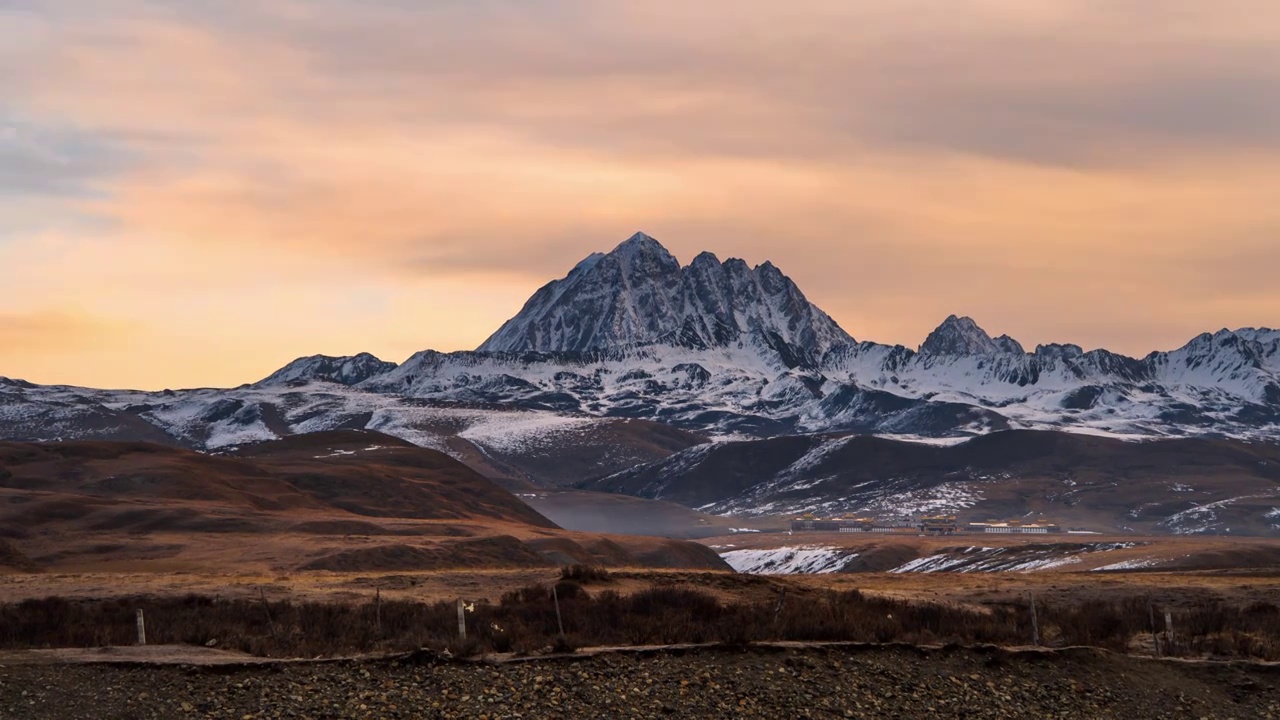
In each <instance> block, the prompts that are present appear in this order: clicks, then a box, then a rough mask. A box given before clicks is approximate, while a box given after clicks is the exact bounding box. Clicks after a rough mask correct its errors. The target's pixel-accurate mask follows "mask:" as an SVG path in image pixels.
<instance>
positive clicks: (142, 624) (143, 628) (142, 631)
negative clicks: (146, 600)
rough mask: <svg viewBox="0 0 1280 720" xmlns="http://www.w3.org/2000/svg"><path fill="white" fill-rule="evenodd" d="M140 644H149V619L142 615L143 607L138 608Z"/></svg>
mask: <svg viewBox="0 0 1280 720" xmlns="http://www.w3.org/2000/svg"><path fill="white" fill-rule="evenodd" d="M138 644H139V645H146V644H147V621H146V620H144V619H143V617H142V608H138Z"/></svg>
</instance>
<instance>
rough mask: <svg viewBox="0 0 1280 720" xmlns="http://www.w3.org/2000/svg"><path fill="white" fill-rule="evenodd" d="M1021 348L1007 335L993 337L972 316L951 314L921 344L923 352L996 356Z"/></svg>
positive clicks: (922, 353)
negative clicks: (996, 338) (998, 337)
mask: <svg viewBox="0 0 1280 720" xmlns="http://www.w3.org/2000/svg"><path fill="white" fill-rule="evenodd" d="M1015 348H1016V350H1015ZM1021 350H1022V346H1021V345H1019V344H1018V343H1017V341H1016V340H1014V339H1013V338H1011V337H1009V336H1008V335H1002V336H1001V337H1000V339H999V340H993V339H992V338H991V336H990V335H988V334H987V331H986V330H983V329H982V328H981V327H979V326H978V323H976V322H974V320H973V318H970V317H962V316H958V315H951V316H948V317H947V319H946V320H944V321H942V324H941V325H939V326H938V329H937V330H934V331H933V332H932V333H929V337H927V338H925V341H924V343H923V344H922V345H920V354H921V355H996V354H1001V353H1009V352H1019V351H1021Z"/></svg>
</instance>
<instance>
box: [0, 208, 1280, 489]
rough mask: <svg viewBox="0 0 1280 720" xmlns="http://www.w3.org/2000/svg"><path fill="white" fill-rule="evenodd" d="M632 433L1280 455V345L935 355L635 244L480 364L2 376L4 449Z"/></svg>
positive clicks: (528, 317) (994, 346)
mask: <svg viewBox="0 0 1280 720" xmlns="http://www.w3.org/2000/svg"><path fill="white" fill-rule="evenodd" d="M486 414H488V415H486ZM489 416H492V417H494V418H504V419H503V420H502V422H499V423H497V424H492V423H487V422H486V421H485V420H483V417H489ZM627 419H635V420H645V421H658V422H660V423H663V424H664V426H674V427H676V428H681V429H683V430H686V431H693V432H695V433H707V434H711V435H743V436H755V437H764V436H777V435H788V434H797V433H813V432H828V431H830V432H845V433H848V432H852V433H860V434H879V435H894V436H901V437H916V438H919V437H931V438H940V437H964V436H970V435H980V434H984V433H987V432H990V431H994V430H1004V429H1017V428H1035V429H1061V430H1068V431H1074V432H1083V433H1094V434H1110V435H1118V436H1131V437H1160V436H1229V437H1238V438H1248V439H1277V438H1280V331H1276V330H1267V329H1244V330H1236V331H1228V330H1222V331H1220V332H1218V333H1215V334H1212V335H1210V334H1205V335H1201V336H1199V337H1197V338H1195V339H1193V340H1192V341H1191V342H1190V343H1188V344H1187V345H1186V346H1184V347H1182V348H1180V349H1178V350H1175V351H1172V352H1159V353H1152V354H1151V355H1149V356H1147V357H1145V358H1142V359H1135V358H1129V357H1125V356H1122V355H1118V354H1115V353H1111V352H1108V351H1106V350H1093V351H1089V352H1085V351H1084V350H1083V349H1082V348H1080V347H1079V346H1076V345H1065V344H1064V345H1042V346H1039V347H1037V348H1036V349H1035V350H1034V351H1032V352H1026V351H1025V350H1024V348H1023V346H1022V345H1020V344H1019V343H1018V342H1017V341H1016V340H1014V339H1012V338H1010V337H1007V336H1001V337H997V338H992V337H991V336H990V335H989V334H988V333H987V332H986V331H984V330H983V329H982V328H981V327H979V326H978V324H977V323H976V322H974V321H973V320H972V319H969V318H964V317H956V316H952V317H950V318H948V319H947V320H946V321H945V322H944V323H942V325H941V326H940V327H939V328H938V329H937V330H935V331H934V332H933V333H931V334H930V335H929V337H928V338H926V339H925V341H924V342H923V343H922V344H921V346H920V347H919V348H918V349H916V350H913V349H910V348H906V347H903V346H888V345H881V344H877V343H873V342H856V341H854V340H853V338H851V337H850V336H849V335H848V334H847V333H846V332H845V331H844V330H842V329H841V328H840V327H839V325H837V324H836V323H835V321H833V320H832V319H831V318H830V317H828V316H827V315H826V314H825V313H823V312H822V311H821V310H820V309H818V308H817V307H815V306H814V305H813V304H812V303H810V302H809V301H808V300H807V299H806V298H805V296H804V295H803V294H802V293H801V292H800V290H799V289H798V288H797V287H796V285H795V283H793V282H792V281H791V280H790V279H788V278H787V277H786V276H785V275H783V274H782V273H781V272H780V271H778V269H777V268H775V267H774V266H773V265H771V264H769V263H764V264H761V265H759V266H757V267H755V268H751V267H749V266H748V265H747V264H746V263H745V262H743V261H741V260H735V259H731V260H727V261H724V262H720V261H719V260H718V259H716V257H715V256H714V255H711V254H710V253H703V254H701V255H699V256H698V257H697V258H695V259H694V260H693V261H692V262H691V263H690V264H689V265H688V266H683V267H682V266H681V264H680V262H679V261H678V260H676V258H674V257H673V256H672V255H671V254H670V253H669V252H667V251H666V249H665V248H663V247H662V246H661V245H660V244H659V243H658V242H657V241H656V240H654V239H653V238H651V237H649V236H647V235H644V234H642V233H638V234H636V235H635V236H633V237H631V238H630V239H629V240H627V241H626V242H624V243H622V244H621V245H619V246H618V247H617V248H616V249H614V250H613V251H612V252H610V253H607V254H599V253H597V254H593V255H591V256H590V257H588V258H586V259H585V260H583V261H582V262H580V263H579V264H578V265H577V266H576V267H575V268H574V269H573V270H572V271H571V272H570V273H569V274H568V275H567V276H566V277H565V278H563V279H561V280H557V281H554V282H552V283H550V284H548V285H547V286H545V287H543V288H542V289H541V290H539V291H538V292H537V293H536V294H535V295H534V296H533V297H532V298H531V299H530V300H529V301H528V303H527V304H526V305H525V307H524V309H523V310H521V312H520V313H519V314H518V315H517V316H516V317H514V318H512V319H511V320H510V321H509V322H507V323H506V324H505V325H503V326H502V328H501V329H499V330H498V332H496V333H495V334H494V335H493V336H492V337H491V338H489V340H488V341H486V342H485V343H484V344H483V345H482V346H481V348H480V349H479V350H477V351H474V352H452V353H441V352H436V351H431V350H427V351H423V352H420V353H417V354H415V355H414V356H412V357H411V358H409V359H408V360H406V361H405V362H404V363H402V364H400V365H395V364H393V363H387V362H383V361H381V360H379V359H377V358H375V357H373V356H372V355H368V354H361V355H356V356H353V357H345V358H332V357H326V356H315V357H310V358H303V359H300V360H297V361H295V362H293V363H290V364H289V365H287V366H285V367H284V368H282V369H281V370H279V371H277V372H276V373H274V374H272V375H271V376H270V377H268V378H266V379H264V380H262V381H260V382H258V383H255V384H253V385H248V386H243V387H241V388H236V389H234V390H207V389H206V390H188V391H177V392H172V391H165V392H156V393H144V392H126V391H105V390H90V389H84V388H66V387H42V386H35V385H31V384H29V383H23V382H20V381H10V380H5V379H3V378H0V438H4V437H8V438H20V439H41V438H46V439H47V438H56V437H66V438H71V437H103V438H113V439H126V438H132V439H150V440H154V439H165V440H167V441H170V442H178V443H181V444H184V445H189V446H193V447H199V448H215V447H221V446H225V445H229V444H235V443H242V442H251V441H256V440H264V439H269V438H273V437H278V436H281V435H287V434H291V433H302V432H313V431H317V430H329V429H335V428H369V429H376V430H381V431H383V432H388V433H390V434H395V435H399V436H400V437H404V438H405V439H408V440H410V441H412V442H416V443H420V444H424V445H428V446H431V447H440V448H442V449H446V450H448V451H450V452H454V453H456V454H459V455H462V454H466V453H475V454H476V455H475V458H481V459H483V457H485V456H487V457H489V458H490V459H494V458H498V457H499V455H501V453H502V450H500V449H499V445H501V442H502V441H501V436H502V433H503V432H506V431H505V430H502V428H508V429H510V428H512V427H515V428H518V429H519V430H520V433H527V437H530V438H532V437H533V436H535V435H536V436H537V437H538V438H542V439H539V440H537V442H534V441H533V440H530V442H531V443H533V444H534V445H537V446H538V447H540V448H545V447H554V446H555V443H556V442H568V441H567V440H565V438H570V437H575V438H580V437H587V436H589V435H591V434H592V433H595V432H597V430H599V428H605V427H614V426H616V423H618V422H620V421H622V420H627ZM611 423H612V425H611ZM477 427H480V428H484V427H490V428H496V429H495V430H494V432H487V431H474V430H473V429H474V428H477ZM570 428H573V429H574V431H573V432H569V430H568V429H570ZM468 432H471V433H472V434H473V435H474V436H475V437H477V438H479V440H477V441H475V442H472V441H471V440H470V439H469V438H467V437H464V436H463V435H464V434H465V433H468ZM513 432H514V431H513ZM476 433H479V434H476ZM486 433H487V434H486ZM607 435H608V433H604V434H603V435H602V436H607ZM521 437H526V435H525V434H522V435H521ZM458 438H461V440H459V439H458ZM543 440H545V442H543ZM573 442H575V443H578V442H579V441H578V440H574V441H573ZM681 442H684V441H681ZM486 443H487V444H486ZM579 445H582V443H579ZM586 445H589V446H591V447H593V448H595V449H594V450H592V452H598V453H600V461H599V462H598V463H594V461H592V462H587V463H585V465H588V466H590V467H593V468H596V470H593V471H592V472H596V471H597V470H598V471H599V472H606V471H616V470H618V469H620V468H619V464H620V463H625V462H628V461H629V459H628V458H629V457H630V456H627V457H621V456H619V457H613V458H612V459H610V458H609V457H606V456H607V455H608V454H609V453H610V452H611V451H610V450H609V447H608V443H604V444H592V443H590V442H588V443H586ZM575 447H576V446H575ZM646 447H647V445H646ZM575 452H576V451H575ZM584 452H585V451H584ZM646 452H647V451H646ZM655 452H657V451H655ZM641 455H644V453H641ZM475 458H473V460H475ZM646 459H649V460H652V459H653V458H652V457H651V456H646ZM475 461H476V462H479V460H475ZM592 463H594V464H592ZM563 480H565V478H560V479H559V481H563Z"/></svg>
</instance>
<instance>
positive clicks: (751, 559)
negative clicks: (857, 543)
mask: <svg viewBox="0 0 1280 720" xmlns="http://www.w3.org/2000/svg"><path fill="white" fill-rule="evenodd" d="M857 556H858V555H857V554H856V553H850V552H846V551H844V550H841V549H839V548H833V547H821V546H817V545H801V546H796V547H780V548H773V549H771V550H732V551H730V552H726V553H721V554H720V557H722V558H724V561H725V562H727V563H729V566H730V567H732V568H733V569H734V570H736V571H738V572H740V573H748V574H752V575H825V574H829V573H835V572H839V571H841V570H843V569H844V567H845V566H846V565H848V564H849V562H850V561H852V560H853V559H854V558H856V557H857Z"/></svg>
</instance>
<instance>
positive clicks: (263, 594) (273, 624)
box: [258, 587, 276, 637]
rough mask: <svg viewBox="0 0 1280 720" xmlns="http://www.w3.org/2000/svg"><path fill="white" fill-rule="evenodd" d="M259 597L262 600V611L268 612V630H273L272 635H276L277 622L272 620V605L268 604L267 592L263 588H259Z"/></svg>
mask: <svg viewBox="0 0 1280 720" xmlns="http://www.w3.org/2000/svg"><path fill="white" fill-rule="evenodd" d="M258 597H259V598H261V599H262V609H263V610H266V612H267V628H268V629H270V630H271V635H272V636H273V637H274V636H275V634H276V621H275V620H272V619H271V603H269V602H267V592H266V591H265V590H263V589H262V588H261V587H259V588H258Z"/></svg>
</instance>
